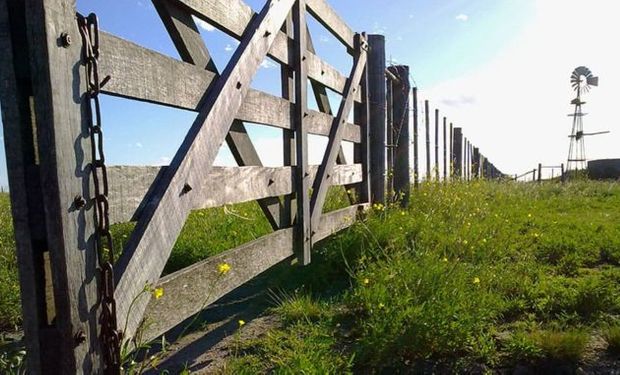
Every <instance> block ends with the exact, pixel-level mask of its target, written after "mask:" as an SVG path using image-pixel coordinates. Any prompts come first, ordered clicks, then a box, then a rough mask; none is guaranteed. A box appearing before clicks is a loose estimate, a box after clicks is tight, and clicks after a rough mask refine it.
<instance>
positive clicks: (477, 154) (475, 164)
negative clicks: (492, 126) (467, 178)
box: [471, 147, 480, 179]
mask: <svg viewBox="0 0 620 375" xmlns="http://www.w3.org/2000/svg"><path fill="white" fill-rule="evenodd" d="M473 157H474V160H473V163H472V165H471V170H472V172H473V177H474V178H475V179H478V178H479V177H480V150H479V149H478V147H474V148H473Z"/></svg>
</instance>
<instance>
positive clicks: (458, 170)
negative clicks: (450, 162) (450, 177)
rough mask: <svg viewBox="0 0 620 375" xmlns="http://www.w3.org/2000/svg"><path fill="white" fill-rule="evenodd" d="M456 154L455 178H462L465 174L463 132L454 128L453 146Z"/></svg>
mask: <svg viewBox="0 0 620 375" xmlns="http://www.w3.org/2000/svg"><path fill="white" fill-rule="evenodd" d="M452 152H453V154H454V177H455V178H461V177H462V173H463V130H462V128H454V144H453V145H452Z"/></svg>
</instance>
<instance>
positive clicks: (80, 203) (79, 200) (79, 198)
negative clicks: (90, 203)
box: [73, 194, 86, 210]
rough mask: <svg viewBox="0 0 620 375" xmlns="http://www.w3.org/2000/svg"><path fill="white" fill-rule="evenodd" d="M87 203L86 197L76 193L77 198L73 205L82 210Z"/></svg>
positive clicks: (74, 199)
mask: <svg viewBox="0 0 620 375" xmlns="http://www.w3.org/2000/svg"><path fill="white" fill-rule="evenodd" d="M85 205H86V201H85V200H84V198H82V196H81V195H79V194H78V195H76V196H75V198H73V206H74V207H75V208H76V209H78V210H81V209H82V208H83V207H84V206H85Z"/></svg>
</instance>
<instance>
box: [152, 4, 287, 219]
mask: <svg viewBox="0 0 620 375" xmlns="http://www.w3.org/2000/svg"><path fill="white" fill-rule="evenodd" d="M153 4H154V5H155V8H156V9H157V11H158V13H159V16H160V18H161V19H162V21H163V22H164V25H165V26H166V30H168V34H169V35H170V36H171V37H172V40H173V43H174V45H175V47H176V48H177V51H178V52H179V54H180V55H181V58H182V59H183V60H184V61H185V62H189V63H193V64H194V65H198V66H205V67H206V69H207V70H209V71H212V72H214V73H215V74H217V75H218V76H219V72H218V70H217V68H216V66H215V64H214V63H213V60H212V59H211V56H210V53H209V50H208V49H207V47H206V46H205V44H204V41H203V40H202V37H201V36H200V32H199V31H198V27H197V26H196V23H195V22H194V19H193V18H192V16H191V15H190V13H189V12H187V11H186V10H184V9H181V8H179V7H178V6H176V5H175V4H173V3H171V2H169V1H162V0H153ZM226 144H227V145H228V148H229V149H230V152H231V153H232V154H233V157H234V158H235V161H236V162H237V165H239V166H247V165H254V166H262V165H263V163H262V162H261V160H260V157H259V156H258V152H256V149H255V148H254V145H253V143H252V140H251V139H250V136H249V135H248V132H247V130H246V129H245V126H244V125H243V122H241V121H239V120H234V121H233V124H232V126H231V128H230V130H229V131H228V135H227V136H226ZM258 205H259V206H260V208H261V210H262V211H263V213H264V214H265V217H266V218H267V220H268V221H269V224H270V225H271V227H272V229H274V230H275V229H278V228H280V211H281V210H282V208H281V202H280V200H279V198H275V197H269V198H265V199H261V200H259V201H258Z"/></svg>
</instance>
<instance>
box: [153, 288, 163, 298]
mask: <svg viewBox="0 0 620 375" xmlns="http://www.w3.org/2000/svg"><path fill="white" fill-rule="evenodd" d="M163 296H164V288H155V289H153V297H155V299H160V298H161V297H163Z"/></svg>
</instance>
